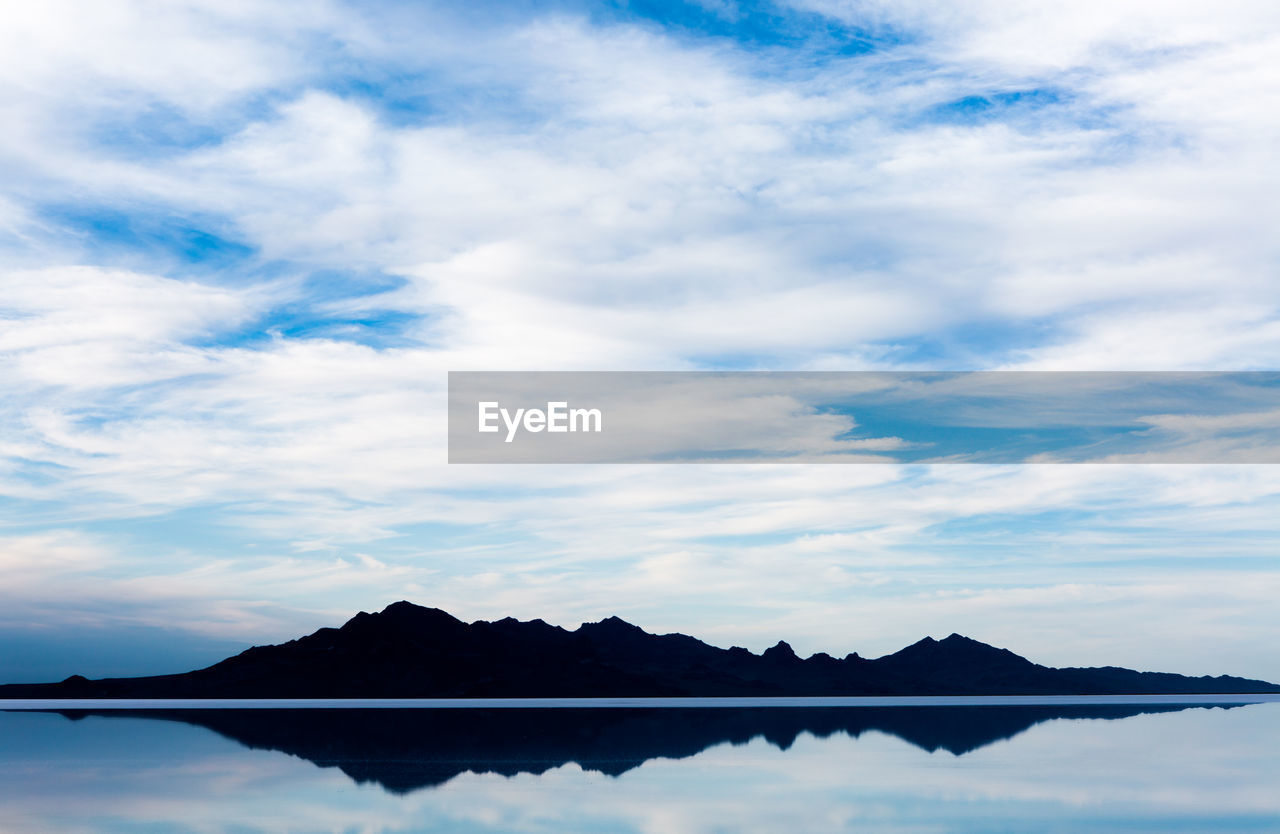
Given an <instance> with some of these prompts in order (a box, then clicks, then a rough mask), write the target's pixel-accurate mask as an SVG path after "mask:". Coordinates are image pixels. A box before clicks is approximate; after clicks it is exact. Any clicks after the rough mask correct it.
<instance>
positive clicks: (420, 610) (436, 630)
mask: <svg viewBox="0 0 1280 834" xmlns="http://www.w3.org/2000/svg"><path fill="white" fill-rule="evenodd" d="M1258 692H1280V686H1277V685H1276V684H1272V683H1267V682H1265V681H1258V680H1248V679H1246V678H1235V677H1228V676H1225V675H1223V676H1219V677H1198V678H1193V677H1186V676H1184V675H1173V674H1166V673H1158V672H1135V671H1133V670H1132V669H1121V668H1117V667H1114V666H1105V667H1100V668H1070V669H1053V668H1049V667H1046V666H1041V665H1039V664H1036V663H1032V662H1031V661H1029V660H1027V659H1026V658H1023V657H1019V656H1018V655H1016V654H1014V653H1013V652H1010V651H1008V650H1006V649H997V648H995V647H993V646H988V645H987V644H985V643H980V642H978V641H977V640H971V639H969V638H968V637H962V636H960V635H959V634H952V635H951V636H950V637H948V638H946V639H945V640H934V639H932V638H929V637H926V638H925V639H923V640H921V641H919V642H918V643H914V644H912V645H910V646H907V647H906V648H905V649H902V650H901V651H898V652H895V653H894V654H890V655H886V656H884V657H881V658H877V659H874V660H869V659H866V658H862V657H859V656H858V655H857V654H849V655H846V656H845V657H844V658H840V659H837V658H834V657H831V656H830V655H827V654H816V655H813V656H812V657H809V658H803V659H802V658H800V657H797V656H796V654H795V652H794V651H792V649H791V647H790V646H789V645H787V644H786V643H785V642H779V643H778V644H777V645H775V646H774V647H773V648H770V649H767V650H766V651H765V652H763V653H762V654H759V655H757V654H753V653H752V652H749V651H747V650H746V649H743V648H738V647H734V648H731V649H720V648H716V647H714V646H709V645H707V644H706V643H703V642H702V641H700V640H697V639H695V638H693V637H689V636H686V635H683V634H663V635H655V634H649V633H648V632H646V631H644V630H643V629H641V628H638V627H637V626H634V625H631V624H630V623H627V622H625V621H623V620H620V619H618V618H617V617H609V618H608V619H605V620H601V621H600V622H597V623H586V624H584V625H582V626H580V627H579V628H578V629H576V630H574V631H568V630H566V629H563V628H560V627H558V626H553V625H548V624H547V623H545V622H543V621H542V620H532V621H530V622H521V621H518V620H514V619H511V618H507V619H504V620H498V621H497V622H486V621H484V620H480V621H477V622H474V623H470V624H468V623H464V622H462V621H461V620H459V619H457V618H455V617H453V616H451V615H449V614H447V613H445V612H444V611H440V610H438V609H435V608H424V607H422V606H419V605H413V604H412V603H408V602H397V603H394V604H392V605H389V606H387V608H386V609H384V610H383V611H382V612H380V613H377V614H367V613H365V612H361V613H359V614H357V615H356V616H354V617H352V618H351V619H350V620H349V621H347V623H346V624H345V625H343V626H342V627H341V628H322V629H320V630H319V631H317V632H315V633H314V634H310V635H307V636H306V637H301V638H299V639H297V640H290V641H289V642H288V643H283V644H281V645H278V646H256V647H254V648H252V649H248V650H247V651H244V652H241V653H240V654H238V655H235V656H234V657H229V658H227V659H226V660H223V661H221V662H220V663H216V664H214V665H213V666H210V667H208V668H206V669H199V670H196V671H194V672H187V673H184V674H179V675H158V676H153V677H144V678H107V679H103V680H87V679H85V678H83V677H80V676H73V677H70V678H68V679H67V680H65V681H62V682H60V683H48V684H10V685H7V686H0V698H486V697H487V698H537V697H549V698H555V697H560V698H572V697H628V696H631V697H666V696H714V695H735V696H752V695H754V696H770V695H1113V694H1193V693H1195V694H1214V693H1216V694H1226V693H1258Z"/></svg>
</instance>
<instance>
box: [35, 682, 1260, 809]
mask: <svg viewBox="0 0 1280 834" xmlns="http://www.w3.org/2000/svg"><path fill="white" fill-rule="evenodd" d="M1217 706H1220V707H1221V708H1223V709H1228V708H1232V707H1235V706H1239V705H1238V704H1223V705H1213V704H1209V705H1204V704H1201V705H1194V706H1192V705H1183V704H1161V705H1119V706H1104V705H1078V706H1075V705H1073V706H1012V707H1008V706H963V707H929V708H918V707H861V708H855V709H847V708H844V709H842V708H830V709H796V708H793V709H766V708H761V709H669V708H668V709H536V710H512V709H457V710H455V709H442V710H436V709H428V710H422V709H371V710H366V709H332V710H330V709H297V710H289V709H284V710H273V709H266V710H226V709H214V710H167V711H166V710H146V711H133V710H104V711H101V712H90V711H74V710H63V711H60V712H59V714H60V715H63V716H65V717H67V718H71V719H73V720H78V719H82V718H85V717H87V716H89V715H99V716H102V717H106V718H128V717H133V718H144V719H148V720H163V721H177V722H181V723H184V724H192V725H195V726H199V727H206V728H208V729H210V730H213V731H214V732H216V733H218V734H219V735H221V736H223V737H225V738H229V739H232V740H234V741H237V742H239V743H240V744H242V745H244V746H245V747H248V748H250V749H253V750H277V751H280V752H283V753H288V754H290V755H293V756H297V757H298V758H301V759H306V760H308V761H310V762H312V763H314V764H316V765H319V766H320V767H337V768H338V769H339V770H341V771H342V772H343V773H345V774H347V775H348V776H349V777H351V778H352V779H354V780H355V781H356V782H357V783H361V784H363V783H366V782H372V783H375V784H378V785H380V786H382V787H383V788H384V789H386V790H388V791H391V792H393V793H398V794H403V793H409V792H411V791H415V790H419V789H422V788H429V787H433V786H436V785H441V784H444V783H445V782H448V781H449V780H451V779H453V778H454V777H455V776H457V775H459V774H461V773H468V772H470V773H497V774H500V775H503V776H515V775H516V774H518V773H531V774H535V775H537V774H542V773H545V772H547V771H548V770H552V769H554V768H558V767H562V766H564V765H566V764H577V765H579V766H580V767H582V768H583V769H584V770H592V771H597V772H600V773H604V774H607V775H609V776H619V775H621V774H623V773H626V772H627V771H629V770H633V769H635V768H637V767H639V766H640V765H642V764H644V763H645V762H646V761H648V760H650V759H656V758H663V759H685V758H690V757H692V756H696V755H698V754H699V753H701V752H702V751H704V750H707V749H708V748H711V747H714V746H716V745H718V744H723V743H726V742H727V743H730V744H746V743H747V742H749V741H751V740H752V739H754V738H761V739H764V740H765V741H766V742H768V743H769V744H771V745H773V746H774V747H777V748H779V749H781V750H787V749H789V748H791V747H792V745H794V744H795V741H796V739H797V738H798V737H800V736H801V735H802V734H805V733H807V734H809V735H812V736H815V737H817V738H828V737H831V736H833V735H837V734H844V735H846V736H849V737H851V738H854V739H856V738H859V737H860V736H862V735H863V734H864V733H867V732H871V731H878V732H881V733H885V734H887V735H892V736H896V737H898V738H900V739H902V740H904V741H906V742H909V743H910V744H912V745H914V746H916V747H918V748H920V749H922V750H926V751H929V752H933V751H936V750H945V751H947V752H949V753H952V754H954V755H956V756H961V755H964V754H966V753H970V752H972V751H974V750H978V749H980V748H982V747H985V746H987V745H989V744H992V743H994V742H997V741H1002V740H1005V739H1011V738H1013V737H1014V736H1016V735H1018V734H1019V733H1022V732H1025V731H1026V730H1027V729H1029V728H1031V727H1033V726H1035V725H1036V724H1040V723H1042V722H1045V721H1052V720H1055V719H1112V720H1114V719H1121V718H1128V717H1131V716H1134V715H1141V714H1144V713H1157V712H1177V711H1180V710H1185V709H1195V708H1212V707H1217Z"/></svg>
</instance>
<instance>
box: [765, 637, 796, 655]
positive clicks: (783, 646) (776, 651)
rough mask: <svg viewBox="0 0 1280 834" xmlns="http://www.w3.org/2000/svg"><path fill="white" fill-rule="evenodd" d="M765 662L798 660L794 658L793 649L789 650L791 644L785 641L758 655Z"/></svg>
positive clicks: (780, 641)
mask: <svg viewBox="0 0 1280 834" xmlns="http://www.w3.org/2000/svg"><path fill="white" fill-rule="evenodd" d="M760 656H761V657H763V658H765V659H766V660H799V658H798V657H796V652H795V649H793V648H791V644H790V643H788V642H787V641H786V640H779V641H778V642H777V643H776V644H774V645H773V646H771V647H769V648H767V649H765V650H764V654H762V655H760Z"/></svg>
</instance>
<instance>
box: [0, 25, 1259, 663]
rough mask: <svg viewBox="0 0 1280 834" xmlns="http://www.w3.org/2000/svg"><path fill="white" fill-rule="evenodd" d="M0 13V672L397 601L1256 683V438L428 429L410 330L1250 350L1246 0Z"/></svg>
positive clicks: (1059, 366)
mask: <svg viewBox="0 0 1280 834" xmlns="http://www.w3.org/2000/svg"><path fill="white" fill-rule="evenodd" d="M0 14H3V15H5V16H6V17H7V19H5V20H3V21H2V22H0V115H3V119H4V123H5V124H6V125H7V129H6V131H5V132H4V135H3V136H0V171H2V172H3V178H2V182H3V183H4V185H3V189H2V190H0V265H2V268H3V270H4V275H3V277H2V278H0V611H2V612H3V613H2V614H0V678H3V679H5V680H19V679H39V678H51V677H62V676H65V675H67V674H71V673H72V672H83V671H86V670H88V671H92V672H94V673H97V674H110V673H116V674H131V673H139V672H153V671H154V672H159V671H177V670H178V669H181V668H185V667H186V666H188V665H196V664H198V663H203V662H209V661H212V660H216V659H218V658H219V657H221V656H222V655H223V654H225V653H226V651H227V650H229V649H228V647H232V648H234V647H235V646H238V645H247V644H248V643H253V642H267V641H279V640H283V639H288V638H291V637H293V636H296V635H297V634H299V633H302V632H305V631H309V630H311V629H314V628H316V627H319V626H322V625H329V624H334V623H336V622H339V621H341V620H343V619H345V618H346V617H347V616H349V615H350V614H351V613H353V612H354V611H356V610H360V609H365V610H369V609H378V608H382V607H383V606H385V605H386V604H387V603H389V602H391V601H394V600H396V599H400V598H409V599H412V600H414V601H417V602H421V603H423V604H430V605H436V606H439V607H442V608H445V609H447V610H450V611H452V612H454V613H456V614H457V615H459V616H462V617H465V618H486V619H496V618H500V617H503V616H507V615H514V616H518V617H521V618H531V617H543V618H545V619H547V620H549V621H552V622H556V623H560V624H564V625H567V626H573V625H576V624H577V623H579V622H582V621H584V620H590V619H598V618H600V617H602V616H606V615H608V614H618V615H621V616H623V617H625V618H627V619H630V620H632V621H634V622H637V623H639V624H641V625H643V626H645V627H647V628H649V629H651V630H657V631H668V630H681V631H685V632H688V633H692V634H695V635H698V636H700V637H703V638H705V639H708V640H710V641H712V642H715V643H718V644H720V645H731V644H740V645H746V646H749V647H751V648H753V649H757V650H758V649H762V648H764V647H765V646H767V645H769V644H771V643H772V642H774V641H775V640H777V639H778V638H785V639H787V640H788V641H790V642H791V643H792V644H793V645H794V646H796V648H797V650H799V651H802V652H814V651H820V650H824V651H829V652H831V653H833V654H843V653H844V652H847V651H859V652H861V653H862V654H864V655H875V654H878V653H881V652H886V651H891V650H894V649H896V648H898V647H900V646H902V645H905V644H906V643H909V642H912V641H914V640H915V639H918V638H919V637H920V636H922V635H924V634H934V635H935V636H943V635H945V634H948V633H950V632H952V631H959V632H962V633H965V634H969V635H971V636H973V637H975V638H978V639H982V640H986V641H987V642H991V643H995V644H997V645H1003V646H1007V647H1008V648H1011V649H1013V650H1015V651H1018V652H1020V653H1022V654H1026V655H1028V656H1030V657H1032V658H1034V659H1036V660H1040V661H1042V662H1046V663H1053V664H1059V665H1072V664H1080V663H1099V664H1102V663H1116V664H1123V665H1132V666H1140V667H1145V668H1162V669H1167V670H1169V671H1181V672H1188V673H1195V674H1209V673H1211V674H1218V673H1232V674H1245V675H1254V676H1263V677H1270V678H1271V679H1273V680H1280V666H1278V665H1277V664H1276V660H1275V658H1274V652H1273V651H1272V646H1274V643H1275V638H1276V629H1277V627H1280V622H1278V621H1277V619H1276V616H1275V613H1274V607H1273V603H1272V601H1273V600H1274V599H1275V598H1276V596H1277V593H1278V592H1280V570H1277V560H1276V539H1277V533H1278V532H1280V530H1278V527H1280V524H1278V523H1277V521H1276V519H1277V518H1280V513H1277V512H1276V510H1277V507H1276V504H1277V503H1278V501H1277V497H1278V496H1280V473H1277V472H1276V470H1275V468H1274V467H1273V466H1229V465H1218V466H1209V465H1196V466H1191V465H1178V466H1154V465H1137V464H1135V465H1131V466H1130V465H1126V466H1089V465H1074V466H1070V465H1007V466H936V467H929V466H916V465H885V466H871V467H805V466H760V467H743V466H733V467H715V466H670V467H622V466H592V467H573V466H546V467H502V466H477V467H457V466H454V467H450V466H447V465H446V464H445V463H444V459H445V431H444V427H445V409H444V390H445V380H446V373H447V372H448V371H450V370H530V369H533V370H704V369H746V370H972V369H983V370H986V369H1037V370H1129V371H1132V370H1213V371H1225V370H1274V369H1275V357H1276V356H1277V355H1280V314H1278V310H1280V278H1278V277H1277V264H1278V263H1280V257H1278V256H1280V251H1278V248H1280V244H1278V243H1277V242H1276V236H1275V235H1274V233H1273V232H1274V230H1273V228H1272V226H1273V225H1274V223H1273V219H1272V218H1273V217H1274V216H1275V209H1276V205H1275V202H1276V201H1275V194H1276V193H1280V188H1278V187H1280V172H1278V171H1277V168H1276V166H1275V164H1274V161H1273V157H1274V148H1275V146H1276V141H1277V139H1280V135H1278V134H1280V120H1278V119H1277V117H1276V116H1275V114H1276V113H1280V74H1277V71H1276V64H1275V60H1274V58H1273V56H1274V55H1275V54H1277V51H1278V47H1280V43H1278V41H1280V11H1277V9H1276V8H1274V7H1273V5H1272V4H1267V3H1261V2H1226V3H1219V4H1214V5H1213V6H1212V8H1209V7H1204V6H1203V4H1198V3H1189V2H1188V3H1180V2H1178V3H1167V2H1166V3H1154V2H1134V1H1133V0H1113V1H1112V2H1100V0H1098V1H1096V2H1095V0H1083V1H1082V2H1079V3H1074V4H1070V5H1069V6H1068V5H1063V6H1061V7H1060V8H1049V7H1045V6H1043V4H1032V3H1009V2H995V0H988V1H984V0H966V1H965V2H959V3H954V4H946V6H945V8H942V7H939V6H938V4H925V3H915V2H895V3H887V2H880V0H860V1H859V0H854V1H851V2H834V1H833V2H827V0H795V1H794V2H778V3H757V4H735V3H732V2H713V0H707V2H702V3H657V2H654V3H617V4H585V3H582V4H580V3H572V2H566V3H563V4H543V3H512V4H492V5H485V6H476V5H474V4H467V5H466V6H465V8H464V7H463V6H461V5H460V4H455V5H449V4H419V3H413V4H400V3H391V2H387V3H373V4H349V3H338V2H332V3H320V4H315V3H291V2H283V3H257V2H240V3H230V4H228V3H225V2H224V3H206V2H180V3H171V2H167V3H155V2H143V0H116V1H115V2H112V3H107V4H94V5H93V6H91V7H88V8H86V7H84V4H79V3H71V2H65V3H63V2H56V1H55V2H50V3H44V4H40V6H39V7H38V8H35V7H24V8H18V7H15V8H13V9H11V10H8V11H6V12H3V13H0ZM855 417H856V415H855ZM33 646H34V647H41V648H40V650H39V651H34V650H33V649H32V647H33ZM86 646H92V647H96V648H93V650H92V651H91V652H88V654H90V655H92V657H89V658H86V651H85V647H86ZM163 646H167V647H170V648H164V649H162V648H160V647H163ZM60 647H68V648H60ZM185 659H189V661H190V662H189V663H188V662H186V660H185ZM90 661H93V663H92V664H90ZM91 666H92V668H90V667H91Z"/></svg>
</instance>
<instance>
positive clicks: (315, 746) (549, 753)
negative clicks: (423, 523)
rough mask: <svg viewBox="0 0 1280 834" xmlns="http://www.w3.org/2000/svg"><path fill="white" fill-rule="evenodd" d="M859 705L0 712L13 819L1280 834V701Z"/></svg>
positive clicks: (31, 826)
mask: <svg viewBox="0 0 1280 834" xmlns="http://www.w3.org/2000/svg"><path fill="white" fill-rule="evenodd" d="M716 700H717V701H720V700H721V699H716ZM852 700H853V701H855V702H856V703H857V705H856V706H854V705H850V703H848V702H849V701H850V699H840V703H831V702H830V701H829V700H821V701H813V700H812V699H788V702H789V703H787V704H785V705H783V704H781V703H778V702H775V701H769V702H767V705H766V703H762V702H752V703H748V704H741V703H732V704H727V705H726V704H718V705H716V706H711V705H710V702H703V703H696V702H695V703H679V704H677V703H670V702H666V703H663V704H661V705H655V704H652V703H648V702H644V701H632V700H630V699H628V700H626V701H625V702H622V703H616V702H615V703H611V704H610V703H603V702H593V703H592V704H591V705H590V708H588V707H587V705H584V704H582V703H576V702H568V705H566V702H558V703H555V704H553V703H545V704H542V706H543V708H541V709H521V708H512V707H513V705H512V704H510V703H509V702H501V703H495V702H485V703H483V704H479V705H477V704H475V703H471V704H468V705H467V706H466V707H465V708H460V707H457V706H456V705H454V706H450V705H442V704H440V703H439V702H433V703H431V704H422V703H415V704H413V705H407V704H406V703H404V702H377V703H368V702H366V703H363V704H349V703H348V704H344V703H335V702H329V703H321V704H307V706H308V707H309V708H307V709H299V708H296V707H295V708H282V707H281V705H279V704H263V703H256V704H253V705H251V706H254V707H256V708H246V705H245V704H239V705H236V707H237V708H226V706H227V705H225V704H222V705H218V704H214V705H209V704H201V705H195V706H198V707H200V708H190V707H191V706H193V705H191V704H185V705H174V704H172V703H170V704H163V705H159V706H157V705H155V704H148V705H145V706H146V707H147V708H145V709H144V708H142V706H143V705H139V704H113V705H108V706H114V707H117V708H115V709H104V708H103V707H102V706H101V705H99V704H95V703H91V702H78V703H75V704H59V705H58V707H59V709H58V711H6V712H0V831H3V832H85V831H90V832H170V831H173V832H185V831H190V832H258V831H263V832H267V831H270V832H277V831H290V832H361V833H362V834H367V833H368V832H436V831H441V832H443V831H449V832H499V831H501V832H651V833H652V834H693V833H694V832H773V831H783V832H801V831H805V832H808V831H857V832H868V831H884V832H1004V831H1008V832H1014V831H1017V832H1025V831H1047V832H1056V831H1090V832H1094V831H1144V832H1145V831H1150V832H1193V831H1203V832H1224V831H1259V832H1261V831H1269V832H1274V831H1280V791H1278V790H1276V785H1277V783H1280V702H1277V701H1276V699H1275V698H1274V697H1271V698H1266V697H1264V696H1249V697H1247V698H1223V697H1221V696H1217V697H1212V698H1191V697H1189V696H1179V697H1178V698H1172V699H1171V698H1156V699H1144V698H1132V697H1131V698H1111V699H1108V698H1052V699H1045V698H1026V699H1013V700H1011V699H1004V698H999V699H956V698H950V699H924V700H925V701H926V703H925V704H923V705H922V704H921V703H920V701H921V699H892V698H884V699H852ZM1259 700H1261V701H1263V702H1261V703H1250V702H1251V701H1259ZM791 702H796V703H791ZM6 706H14V704H7V705H6ZM44 706H48V705H44ZM423 706H432V707H434V708H427V709H424V708H421V707H423ZM119 707H124V708H119ZM182 707H186V708H182ZM215 707H221V708H215ZM375 707H376V708H375Z"/></svg>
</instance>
